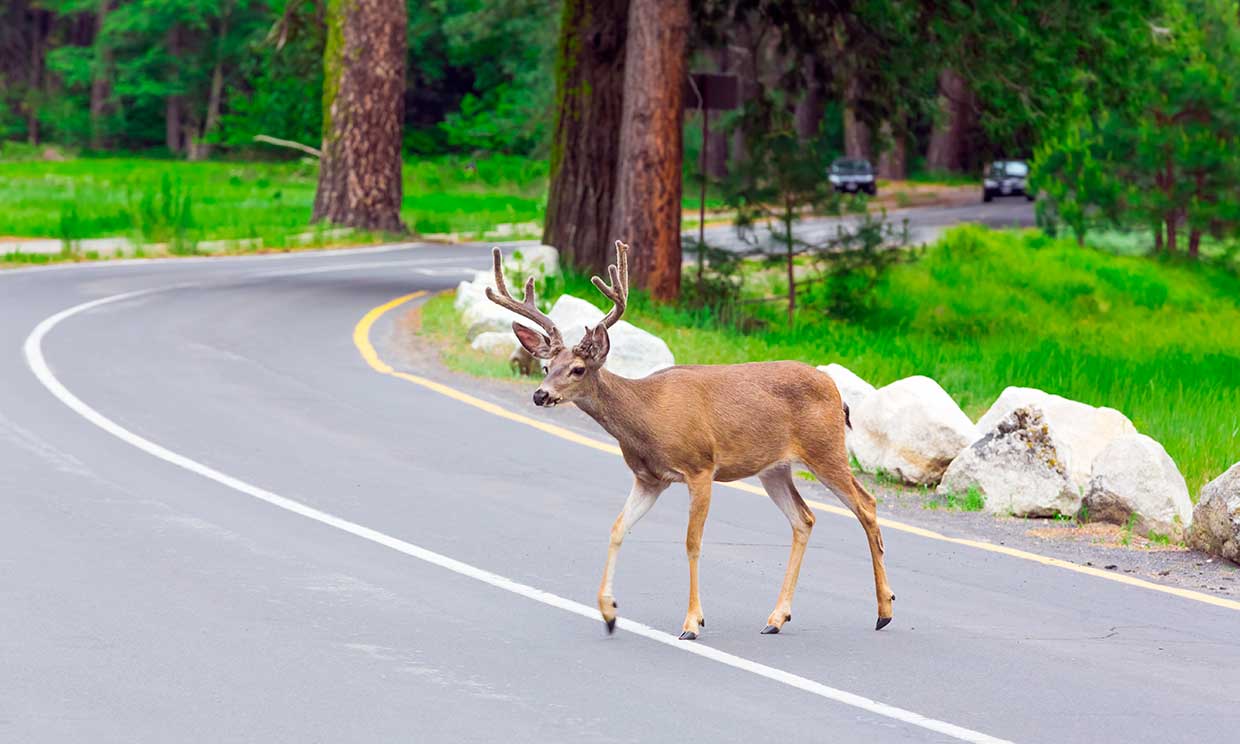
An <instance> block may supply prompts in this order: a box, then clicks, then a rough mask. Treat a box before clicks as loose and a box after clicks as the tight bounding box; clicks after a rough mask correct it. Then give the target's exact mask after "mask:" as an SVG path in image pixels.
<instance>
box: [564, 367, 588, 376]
mask: <svg viewBox="0 0 1240 744" xmlns="http://www.w3.org/2000/svg"><path fill="white" fill-rule="evenodd" d="M568 373H569V374H570V375H572V376H573V377H581V376H582V375H584V374H585V373H586V368H585V367H573V368H572V369H570V370H569V371H568Z"/></svg>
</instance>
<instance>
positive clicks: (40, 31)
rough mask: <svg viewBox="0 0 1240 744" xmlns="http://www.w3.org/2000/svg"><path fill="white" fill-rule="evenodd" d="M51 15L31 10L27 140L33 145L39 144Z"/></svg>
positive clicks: (46, 12)
mask: <svg viewBox="0 0 1240 744" xmlns="http://www.w3.org/2000/svg"><path fill="white" fill-rule="evenodd" d="M50 16H51V13H50V12H49V11H46V10H39V9H37V8H31V9H30V89H29V90H28V91H27V92H26V107H25V108H26V139H27V140H28V141H29V142H30V144H32V145H37V144H39V107H38V99H39V97H40V96H41V95H42V93H43V69H44V62H45V53H46V52H45V49H44V47H45V45H46V44H47V33H48V24H49V23H50Z"/></svg>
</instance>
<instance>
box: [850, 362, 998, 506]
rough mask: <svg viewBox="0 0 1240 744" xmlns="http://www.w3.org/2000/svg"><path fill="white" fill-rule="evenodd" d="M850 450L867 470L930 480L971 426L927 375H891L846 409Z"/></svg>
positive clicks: (966, 439)
mask: <svg viewBox="0 0 1240 744" xmlns="http://www.w3.org/2000/svg"><path fill="white" fill-rule="evenodd" d="M852 423H853V437H852V450H853V456H854V457H856V458H857V461H858V462H859V463H860V464H861V467H862V468H863V469H864V470H867V471H871V472H873V471H877V470H884V471H886V472H888V473H890V474H891V475H893V476H895V477H897V478H899V479H900V480H902V481H904V482H905V483H912V484H924V485H934V484H936V483H938V482H939V480H940V479H941V478H942V477H943V472H944V471H945V470H947V466H948V465H949V464H951V462H952V460H955V459H956V456H957V455H959V454H960V452H961V451H962V450H963V449H964V448H965V447H968V446H969V444H971V443H972V442H974V441H976V440H977V438H978V436H977V427H975V426H974V425H973V422H972V421H970V420H969V417H968V416H966V415H965V414H964V411H962V410H960V406H958V405H956V401H954V400H952V397H951V396H950V395H948V394H947V391H945V390H943V388H941V387H939V384H938V383H937V382H935V381H934V380H932V379H930V378H929V377H922V376H920V375H919V376H915V377H906V378H904V379H903V380H897V381H895V382H893V383H891V384H890V385H887V386H885V387H881V388H879V389H878V390H876V391H874V393H872V394H871V395H869V396H868V397H867V398H866V399H865V400H864V401H862V403H861V405H859V406H858V407H857V409H856V410H855V411H853V412H852Z"/></svg>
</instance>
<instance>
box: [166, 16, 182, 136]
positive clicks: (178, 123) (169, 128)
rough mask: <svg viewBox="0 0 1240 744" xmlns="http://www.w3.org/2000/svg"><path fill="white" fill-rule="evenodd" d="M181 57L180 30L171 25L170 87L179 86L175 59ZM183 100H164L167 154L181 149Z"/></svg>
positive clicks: (176, 96)
mask: <svg viewBox="0 0 1240 744" xmlns="http://www.w3.org/2000/svg"><path fill="white" fill-rule="evenodd" d="M180 56H181V29H180V28H179V27H178V26H176V25H173V27H172V28H170V29H168V57H169V58H170V59H172V64H173V67H172V71H171V73H170V77H171V81H170V82H171V85H172V86H173V88H176V87H177V86H178V85H179V78H180V75H179V73H178V71H177V64H178V63H177V58H178V57H180ZM184 121H185V99H184V98H183V97H182V96H181V95H180V93H173V94H170V95H168V96H167V97H166V98H165V99H164V146H165V147H167V148H168V152H173V153H179V152H181V150H182V149H183V143H184V136H185V124H184Z"/></svg>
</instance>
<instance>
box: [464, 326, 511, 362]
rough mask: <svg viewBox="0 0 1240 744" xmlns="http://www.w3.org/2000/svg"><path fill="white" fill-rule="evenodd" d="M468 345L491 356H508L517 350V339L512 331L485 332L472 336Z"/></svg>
mask: <svg viewBox="0 0 1240 744" xmlns="http://www.w3.org/2000/svg"><path fill="white" fill-rule="evenodd" d="M469 345H470V346H471V347H473V348H474V349H476V350H478V351H481V352H483V353H485V354H490V355H492V356H508V355H510V354H512V352H513V351H515V350H516V348H517V337H516V336H515V335H514V334H513V332H512V331H486V332H484V333H479V334H478V335H477V336H474V340H473V341H472V342H470V344H469Z"/></svg>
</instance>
